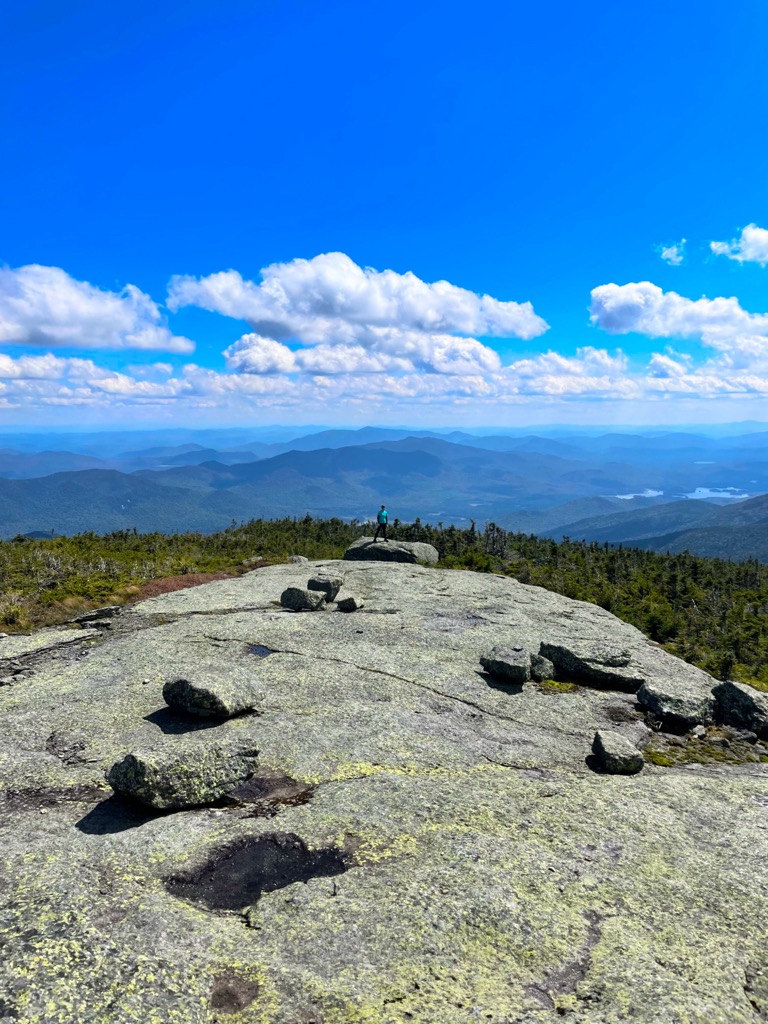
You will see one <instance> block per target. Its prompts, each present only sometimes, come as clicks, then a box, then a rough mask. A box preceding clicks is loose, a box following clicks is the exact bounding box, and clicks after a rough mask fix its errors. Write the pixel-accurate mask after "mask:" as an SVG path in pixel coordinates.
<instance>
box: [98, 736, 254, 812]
mask: <svg viewBox="0 0 768 1024" xmlns="http://www.w3.org/2000/svg"><path fill="white" fill-rule="evenodd" d="M255 758H256V752H255V751H254V752H249V753H237V752H233V751H232V750H227V749H223V748H222V747H220V746H217V745H213V746H207V745H205V746H204V745H202V744H199V743H198V744H194V745H192V744H186V745H184V744H180V745H174V749H173V750H172V751H168V752H165V753H163V752H158V751H136V752H135V753H133V754H126V755H125V757H124V758H122V759H121V760H120V761H118V762H116V764H113V765H112V767H111V768H110V770H109V773H108V774H107V782H108V783H109V784H110V786H111V787H112V788H113V789H114V791H115V792H116V793H119V794H120V795H121V796H127V797H130V798H131V799H133V800H137V801H138V802H139V803H142V804H145V805H146V806H148V807H152V808H153V809H154V810H157V811H178V810H183V809H184V808H187V807H203V806H205V805H207V804H213V803H216V801H218V800H220V799H221V798H222V797H223V796H224V795H225V794H226V793H227V791H228V790H230V789H231V788H232V787H233V786H235V785H237V783H238V782H242V781H243V780H245V779H247V778H249V777H250V776H251V775H252V774H253V771H254V766H255Z"/></svg>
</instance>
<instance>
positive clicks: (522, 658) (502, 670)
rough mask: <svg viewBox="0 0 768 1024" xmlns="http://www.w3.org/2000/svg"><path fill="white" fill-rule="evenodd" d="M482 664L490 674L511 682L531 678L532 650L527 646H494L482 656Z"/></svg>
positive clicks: (519, 681)
mask: <svg viewBox="0 0 768 1024" xmlns="http://www.w3.org/2000/svg"><path fill="white" fill-rule="evenodd" d="M480 664H481V665H482V666H483V668H484V669H485V671H486V672H487V673H488V674H489V675H492V676H497V677H498V678H499V679H504V680H506V681H508V682H511V683H525V682H527V681H528V680H529V679H530V678H531V652H530V651H529V650H528V649H527V648H526V647H522V646H514V647H501V646H499V647H493V648H492V649H491V651H490V652H489V653H488V654H484V655H483V656H482V657H481V658H480Z"/></svg>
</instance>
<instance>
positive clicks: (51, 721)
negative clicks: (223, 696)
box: [0, 544, 768, 1024]
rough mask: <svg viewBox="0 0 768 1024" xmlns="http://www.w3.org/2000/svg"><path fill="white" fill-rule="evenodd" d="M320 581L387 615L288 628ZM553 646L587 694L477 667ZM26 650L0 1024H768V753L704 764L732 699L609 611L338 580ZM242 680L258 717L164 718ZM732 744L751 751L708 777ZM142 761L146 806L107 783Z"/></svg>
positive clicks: (286, 568) (440, 574)
mask: <svg viewBox="0 0 768 1024" xmlns="http://www.w3.org/2000/svg"><path fill="white" fill-rule="evenodd" d="M378 547H380V548H382V549H383V548H384V547H385V545H384V544H381V545H378ZM321 575H325V576H333V575H343V576H344V588H343V589H342V591H341V592H340V593H339V595H338V596H339V597H343V595H344V593H345V591H347V592H348V593H349V594H351V595H354V594H363V595H365V607H364V608H362V609H360V610H359V611H357V612H355V613H354V614H352V615H343V614H338V615H337V614H330V613H328V614H319V615H292V614H288V613H286V612H285V611H284V610H283V609H282V608H280V607H279V606H278V605H277V603H276V599H277V598H278V597H279V595H280V594H281V593H282V592H283V591H285V590H286V589H288V588H291V587H295V588H299V589H306V585H307V580H308V578H309V577H310V576H321ZM314 593H315V594H317V596H318V597H319V598H320V599H321V600H322V599H323V595H322V593H319V592H314ZM545 645H551V647H552V648H557V650H558V651H569V652H570V656H571V657H573V658H574V659H576V660H574V661H573V662H572V663H571V664H573V665H574V666H575V670H574V671H575V673H576V674H578V679H576V680H569V679H568V677H567V675H566V669H565V667H564V666H565V660H564V659H565V657H566V655H564V654H563V655H559V660H560V665H559V666H558V668H557V670H556V681H555V683H554V684H552V685H549V686H548V685H539V684H537V683H535V682H532V681H531V682H528V681H524V682H522V683H520V684H518V685H515V686H513V687H512V686H509V685H507V684H506V683H505V681H504V680H503V679H498V678H494V677H489V675H488V674H487V673H485V672H484V671H483V670H482V667H481V665H480V658H481V657H482V656H483V655H485V654H487V653H488V652H490V651H491V649H492V648H494V647H496V646H498V647H502V648H507V647H510V646H512V647H514V646H522V647H524V648H526V650H528V651H530V652H532V653H533V652H538V651H540V650H541V649H542V646H544V649H545V650H549V649H550V648H548V647H546V646H545ZM0 647H2V649H3V650H2V652H0V657H2V656H3V653H4V652H5V651H6V649H7V651H8V657H9V659H10V660H9V661H8V662H6V664H7V665H9V666H10V665H13V666H16V667H18V672H19V674H18V675H14V676H13V680H14V681H13V684H12V685H8V686H3V687H0V716H1V717H0V722H1V723H2V735H3V742H2V744H0V849H2V872H0V874H1V876H2V877H1V878H0V948H1V949H2V956H0V1020H2V1019H3V1018H7V1019H9V1020H11V1021H14V1022H15V1024H83V1022H98V1024H149V1022H158V1024H160V1022H162V1024H214V1022H219V1024H222V1022H223V1021H224V1020H228V1019H230V1016H229V1015H230V1014H231V1019H232V1020H233V1021H237V1022H238V1024H255V1022H260V1024H284V1022H286V1024H287V1022H289V1021H290V1022H296V1024H298V1022H304V1024H306V1022H308V1021H312V1020H314V1021H324V1022H329V1024H330V1022H332V1021H345V1022H347V1024H363V1022H366V1024H406V1022H415V1021H418V1022H424V1024H443V1022H445V1024H449V1022H450V1024H476V1022H477V1021H489V1022H492V1024H502V1022H505V1024H512V1022H514V1024H523V1022H524V1024H558V1022H560V1021H562V1020H567V1021H571V1022H572V1024H629V1022H630V1021H631V1022H632V1024H659V1022H672V1021H688V1022H689V1024H756V1022H757V1021H758V1020H761V1019H763V1018H765V1017H766V1014H767V1013H768V975H766V970H765V964H766V963H768V933H767V932H766V926H765V922H766V920H768V885H766V882H765V879H766V868H765V865H766V863H768V764H765V763H761V762H760V757H761V756H763V755H761V753H760V750H761V749H762V748H761V747H760V744H759V743H740V742H737V740H728V738H727V736H725V735H723V736H722V737H718V736H716V735H715V733H716V730H714V729H708V730H706V731H705V730H702V731H701V732H703V734H704V735H703V738H700V739H690V738H689V737H690V736H692V733H688V732H683V731H682V730H683V729H684V728H685V722H686V721H689V720H690V721H696V720H698V719H702V720H704V719H708V717H709V716H711V715H714V714H715V711H714V707H715V705H714V697H713V695H712V689H713V687H715V686H716V685H717V684H716V681H715V680H713V679H712V678H710V677H709V676H707V675H706V673H704V672H701V671H700V670H698V669H696V668H694V667H692V666H690V665H686V664H685V663H683V662H681V661H679V660H678V659H676V658H674V657H673V656H672V655H670V654H668V653H667V652H666V651H664V650H662V649H661V648H659V647H658V646H657V645H655V644H652V643H650V642H649V641H648V640H647V639H646V637H644V636H643V635H642V634H641V633H640V632H639V631H638V630H636V629H634V628H633V627H632V626H629V625H627V624H626V623H624V622H621V621H620V620H618V619H616V618H614V617H613V616H612V615H610V614H609V613H608V612H606V611H605V610H603V609H601V608H599V607H596V606H595V605H590V604H586V603H582V602H577V601H571V600H568V599H567V598H564V597H560V596H558V595H557V594H553V593H550V592H548V591H546V590H544V589H540V588H538V587H530V586H525V585H523V584H521V583H518V582H516V581H515V580H512V579H506V578H501V577H498V576H495V575H492V574H480V573H474V572H453V571H449V570H442V569H436V568H432V567H430V568H424V567H422V566H419V565H417V564H413V563H411V564H398V563H396V562H393V563H389V564H387V563H383V562H380V561H365V560H361V561H349V560H347V561H343V562H342V561H332V562H322V561H312V562H311V563H310V564H305V563H297V564H284V565H273V566H266V567H264V568H258V569H256V570H254V571H252V572H249V573H246V574H244V575H242V576H239V577H233V578H227V579H224V580H220V581H217V582H213V583H210V584H207V585H205V586H200V587H194V588H189V589H186V590H181V591H177V592H174V593H169V594H165V595H161V596H159V597H156V598H152V599H151V600H147V601H144V602H142V603H140V604H137V605H134V606H132V607H126V608H124V609H123V610H122V612H121V614H120V616H119V617H117V618H116V620H115V629H114V630H112V631H110V632H97V631H95V630H90V629H87V630H86V629H84V630H74V631H73V630H71V629H67V630H58V631H46V632H45V633H41V634H36V635H34V636H32V637H19V638H7V639H3V640H2V641H0ZM16 667H14V668H13V671H14V672H16ZM0 668H1V666H0ZM5 673H6V670H5V669H3V670H2V671H0V674H5ZM559 674H562V679H560V678H559ZM244 678H245V679H249V680H251V681H252V683H253V685H254V686H255V687H256V688H257V689H258V691H259V692H260V693H262V694H263V695H264V696H263V700H261V701H260V703H259V710H260V711H261V712H262V713H261V714H260V715H239V716H237V717H234V718H230V719H222V720H215V719H208V720H206V719H204V718H200V719H195V718H190V717H188V716H183V715H179V714H177V713H176V711H175V710H174V709H172V708H168V707H166V706H164V705H163V703H162V700H161V699H159V695H160V692H161V689H162V686H163V683H164V681H166V680H168V679H187V680H193V681H195V680H197V681H200V682H205V681H211V680H214V679H215V680H217V681H218V680H222V681H223V682H230V683H232V684H235V683H237V682H238V681H239V680H241V679H244ZM628 679H631V680H632V685H634V681H640V682H639V690H638V691H637V693H631V692H628V683H627V680H628ZM573 681H575V682H577V683H578V685H576V686H573V685H571V684H572V682H573ZM755 692H757V691H755ZM747 696H750V695H749V694H747ZM638 701H641V702H642V703H640V704H639V705H638ZM645 719H647V720H648V721H650V722H652V724H653V725H654V726H655V727H656V728H657V729H659V728H660V730H661V731H655V732H654V734H653V738H652V743H651V746H650V748H649V750H648V752H647V753H646V764H645V767H644V768H643V770H642V771H641V772H639V773H636V774H633V775H623V774H605V773H596V772H595V771H593V770H592V768H591V764H590V763H588V754H589V750H590V744H591V743H592V741H593V738H594V736H595V733H597V732H600V733H601V735H608V734H616V736H617V737H618V739H617V740H616V742H617V743H619V741H620V740H626V742H627V743H629V744H641V743H644V742H645V741H646V740H647V738H648V732H647V729H646V728H645V725H644V720H645ZM669 728H674V729H675V730H676V732H677V733H678V734H677V735H673V734H672V733H668V732H667V729H669ZM694 729H695V726H694ZM701 732H700V733H698V735H700V736H701ZM715 739H722V740H723V741H727V742H728V743H730V746H726V745H725V744H724V743H723V744H722V745H721V746H719V747H718V748H717V750H716V751H715V753H716V754H717V756H716V757H712V758H711V759H709V760H707V758H706V757H705V756H704V755H703V754H702V751H705V750H706V749H708V748H710V747H711V745H712V743H713V742H714V740H715ZM610 742H613V740H612V739H611V741H610ZM673 743H674V744H676V745H675V746H672V744H673ZM619 745H620V746H621V748H622V750H625V751H626V752H627V756H628V757H632V758H634V757H637V756H639V754H636V753H634V752H632V751H630V750H628V749H627V748H626V746H625V744H624V743H623V742H621V743H620V744H619ZM667 748H668V749H669V750H673V751H674V752H675V757H674V758H673V757H671V756H670V757H665V756H664V750H665V749H667ZM741 748H743V749H744V756H743V757H742V758H741V759H740V760H739V759H736V760H734V751H737V750H738V749H741ZM256 749H258V751H259V755H258V762H256V761H255V760H253V759H252V758H248V757H247V756H245V755H244V754H241V753H240V752H241V751H251V752H252V751H253V750H256ZM688 750H690V751H691V752H692V753H693V754H695V758H692V759H689V760H688V761H687V762H682V761H681V762H680V763H678V759H679V758H680V757H682V756H683V755H685V753H686V751H688ZM660 751H661V753H659V752H660ZM126 752H130V757H131V760H129V762H128V764H127V765H126V764H125V761H126ZM622 756H623V755H622ZM729 759H730V760H729ZM702 760H703V761H705V762H706V763H701V762H702ZM116 762H117V763H120V764H123V767H122V768H121V769H120V770H117V769H115V774H113V776H112V779H113V782H115V783H117V785H118V786H119V787H120V788H121V790H122V791H125V790H130V791H132V792H133V795H134V799H133V800H130V801H129V800H122V799H115V798H114V796H113V792H112V790H111V788H110V787H109V786H108V785H107V784H106V783H105V773H106V772H107V771H108V770H109V769H110V768H111V766H113V765H115V763H116ZM250 771H253V772H254V774H253V775H252V776H251V777H250V778H242V781H239V782H238V781H236V779H237V778H238V777H241V774H242V773H248V772H250ZM230 785H231V788H229V787H230ZM217 794H221V795H224V796H226V800H221V799H220V798H219V797H218V796H217ZM136 797H138V798H139V799H142V798H143V799H145V800H146V802H147V803H148V804H149V805H150V806H149V807H147V806H142V804H141V803H139V802H138V801H137V800H136ZM210 801H213V804H211V802H210ZM201 804H202V806H201ZM154 807H164V808H165V809H168V810H177V812H178V813H171V814H160V815H158V814H157V813H155V811H154V810H153V808H154Z"/></svg>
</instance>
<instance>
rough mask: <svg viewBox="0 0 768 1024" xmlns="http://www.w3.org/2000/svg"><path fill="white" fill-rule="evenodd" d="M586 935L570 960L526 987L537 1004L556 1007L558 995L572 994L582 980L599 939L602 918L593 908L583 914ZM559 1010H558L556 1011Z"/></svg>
mask: <svg viewBox="0 0 768 1024" xmlns="http://www.w3.org/2000/svg"><path fill="white" fill-rule="evenodd" d="M584 919H585V923H586V925H587V935H586V938H585V940H584V942H583V943H582V945H581V947H580V948H579V949H578V950H576V954H575V956H574V957H573V959H572V960H568V961H566V962H565V963H564V964H563V965H562V966H561V967H559V968H558V969H557V970H555V971H552V973H551V974H548V975H547V977H546V978H545V979H544V980H543V981H538V982H534V983H533V984H532V985H529V986H528V988H527V989H526V995H527V996H528V997H529V998H530V999H532V1000H533V1001H534V1002H536V1003H538V1004H539V1006H542V1007H545V1008H546V1009H548V1010H554V1009H555V1008H556V1005H557V1004H556V1002H555V1000H556V999H557V998H558V997H559V996H566V995H574V994H575V993H576V989H577V987H578V985H579V984H580V983H581V982H582V981H584V979H585V978H586V976H587V974H588V973H589V968H590V966H591V964H592V950H593V949H594V948H595V946H596V945H597V944H598V942H599V941H600V936H601V927H600V926H601V923H602V918H601V917H600V915H599V914H597V913H595V911H593V910H588V911H587V912H586V914H585V915H584ZM559 1012H561V1011H560V1010H558V1013H559Z"/></svg>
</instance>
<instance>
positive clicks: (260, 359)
mask: <svg viewBox="0 0 768 1024" xmlns="http://www.w3.org/2000/svg"><path fill="white" fill-rule="evenodd" d="M224 356H225V358H226V360H227V365H228V366H229V367H230V369H232V370H237V371H239V372H241V373H290V371H291V370H295V369H296V357H295V356H294V354H293V352H292V351H291V350H290V349H289V348H288V346H287V345H281V344H280V342H279V341H273V340H272V339H271V338H264V337H262V335H260V334H244V335H243V336H242V338H240V339H239V340H238V341H236V342H235V343H234V345H230V347H229V348H228V349H227V350H226V351H225V352H224Z"/></svg>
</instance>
